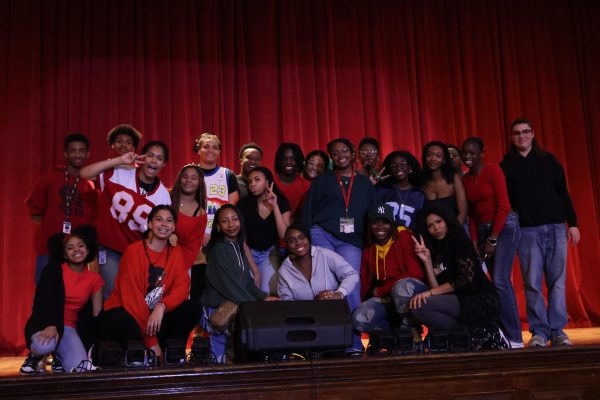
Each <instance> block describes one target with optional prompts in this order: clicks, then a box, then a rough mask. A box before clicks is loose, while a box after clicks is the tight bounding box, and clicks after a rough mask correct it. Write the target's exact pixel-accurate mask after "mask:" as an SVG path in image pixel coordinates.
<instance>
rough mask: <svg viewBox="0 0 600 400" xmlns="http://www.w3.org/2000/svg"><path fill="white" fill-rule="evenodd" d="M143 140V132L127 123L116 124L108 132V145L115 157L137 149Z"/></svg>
mask: <svg viewBox="0 0 600 400" xmlns="http://www.w3.org/2000/svg"><path fill="white" fill-rule="evenodd" d="M141 140H142V134H141V133H140V132H139V131H138V130H137V129H135V128H134V127H133V126H131V125H127V124H120V125H117V126H115V127H114V128H112V129H111V130H110V132H108V137H107V141H108V145H109V146H110V148H111V150H112V153H113V156H114V157H119V156H122V155H123V154H127V153H131V152H132V151H136V149H137V148H138V146H139V145H140V141H141ZM131 167H132V166H131Z"/></svg>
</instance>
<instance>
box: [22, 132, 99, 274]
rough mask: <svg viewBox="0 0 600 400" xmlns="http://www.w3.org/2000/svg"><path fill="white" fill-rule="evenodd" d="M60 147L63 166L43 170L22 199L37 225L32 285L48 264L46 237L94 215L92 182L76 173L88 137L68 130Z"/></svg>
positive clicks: (95, 198) (90, 220)
mask: <svg viewBox="0 0 600 400" xmlns="http://www.w3.org/2000/svg"><path fill="white" fill-rule="evenodd" d="M63 148H64V153H63V154H64V156H65V160H66V163H65V165H59V166H56V167H54V168H52V169H50V170H49V171H47V172H46V173H44V174H43V175H42V176H41V177H40V178H39V180H38V181H37V183H36V184H35V186H34V187H33V189H32V191H31V193H30V194H29V196H28V197H27V200H26V201H25V204H26V206H27V208H28V210H29V214H30V216H31V219H32V220H33V221H34V222H36V223H37V224H38V228H37V232H36V235H35V250H36V262H35V283H36V285H37V283H38V282H39V280H40V276H41V274H42V270H43V269H44V267H45V266H46V264H48V248H47V245H46V243H47V242H48V238H49V237H50V236H52V235H53V234H55V233H58V232H63V233H65V234H70V233H71V230H72V229H73V228H75V227H77V226H79V225H82V224H93V223H94V221H95V220H96V218H97V217H98V207H99V200H98V193H97V192H96V191H95V189H94V184H93V182H91V181H89V180H87V179H83V178H82V177H81V176H80V174H79V172H80V170H81V168H82V167H83V165H84V164H85V163H86V161H87V159H88V157H89V155H90V152H89V140H88V138H87V137H86V136H84V135H82V134H81V133H72V134H70V135H69V136H67V137H66V138H65V140H64V145H63ZM92 258H93V257H92Z"/></svg>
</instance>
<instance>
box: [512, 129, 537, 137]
mask: <svg viewBox="0 0 600 400" xmlns="http://www.w3.org/2000/svg"><path fill="white" fill-rule="evenodd" d="M530 133H533V129H523V130H522V131H512V134H513V136H521V135H523V136H525V135H529V134H530Z"/></svg>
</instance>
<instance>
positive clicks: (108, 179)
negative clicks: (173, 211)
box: [81, 141, 171, 299]
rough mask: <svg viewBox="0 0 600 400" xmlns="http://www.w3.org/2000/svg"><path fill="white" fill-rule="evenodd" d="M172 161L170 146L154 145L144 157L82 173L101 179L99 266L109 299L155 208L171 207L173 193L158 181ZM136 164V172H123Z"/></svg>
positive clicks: (93, 167)
mask: <svg viewBox="0 0 600 400" xmlns="http://www.w3.org/2000/svg"><path fill="white" fill-rule="evenodd" d="M168 159H169V149H168V148H167V145H165V144H164V143H162V142H159V141H153V142H148V143H147V144H146V145H145V146H144V147H143V149H142V152H141V154H140V155H138V154H135V153H134V152H129V153H126V154H123V155H122V156H119V157H116V158H109V159H108V160H104V161H99V162H97V163H94V164H90V165H88V166H86V167H84V168H82V169H81V176H82V177H84V178H87V179H92V178H95V177H96V176H97V177H98V183H99V185H100V191H101V192H102V194H101V196H100V199H101V207H100V217H99V218H98V237H99V242H100V252H99V254H98V263H99V264H100V274H101V275H102V278H103V279H104V282H105V285H104V298H105V299H107V298H108V296H109V295H110V293H111V291H112V289H113V287H114V283H115V279H116V277H117V272H118V271H119V262H120V260H121V255H122V254H123V251H124V250H125V248H126V247H127V246H128V245H129V244H131V243H133V242H136V241H138V240H140V239H141V237H142V236H141V235H142V233H143V232H145V231H146V229H147V226H148V223H147V217H148V214H149V213H150V211H151V210H152V208H153V207H154V206H156V205H159V204H167V205H170V204H171V197H170V196H169V191H168V190H167V188H165V186H164V185H163V184H162V182H161V181H160V179H159V178H158V174H159V172H160V170H161V169H162V168H163V167H164V166H165V164H166V163H167V161H168ZM134 164H135V165H136V167H135V168H121V166H128V165H134Z"/></svg>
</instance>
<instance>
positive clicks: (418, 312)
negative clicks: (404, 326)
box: [410, 294, 460, 330]
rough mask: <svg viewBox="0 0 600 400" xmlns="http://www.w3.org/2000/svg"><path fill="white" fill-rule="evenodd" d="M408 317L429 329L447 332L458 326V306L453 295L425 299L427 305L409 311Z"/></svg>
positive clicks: (456, 298) (456, 299)
mask: <svg viewBox="0 0 600 400" xmlns="http://www.w3.org/2000/svg"><path fill="white" fill-rule="evenodd" d="M410 315H411V316H412V317H413V318H414V319H416V320H417V321H419V322H420V323H422V324H423V325H425V326H427V328H429V329H436V330H448V329H452V328H453V327H455V326H456V325H457V324H458V317H459V315H460V304H459V302H458V297H456V295H453V294H442V295H439V296H430V297H428V298H427V304H423V305H422V306H421V308H417V309H415V310H411V311H410Z"/></svg>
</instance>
